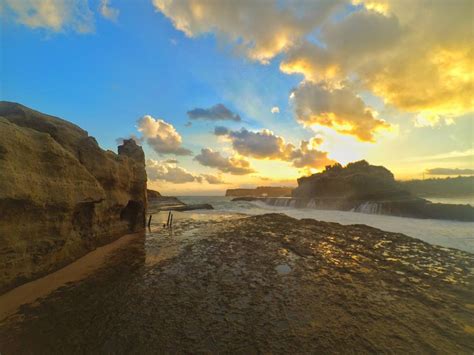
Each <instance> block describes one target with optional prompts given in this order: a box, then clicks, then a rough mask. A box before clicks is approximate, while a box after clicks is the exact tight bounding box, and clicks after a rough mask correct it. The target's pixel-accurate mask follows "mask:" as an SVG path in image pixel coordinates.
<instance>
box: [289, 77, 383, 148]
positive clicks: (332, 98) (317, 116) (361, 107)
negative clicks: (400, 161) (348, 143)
mask: <svg viewBox="0 0 474 355" xmlns="http://www.w3.org/2000/svg"><path fill="white" fill-rule="evenodd" d="M293 103H294V108H295V112H296V119H297V120H298V121H299V122H300V123H303V124H304V125H321V126H326V127H330V128H333V129H334V130H336V131H337V132H339V133H342V134H349V135H354V136H356V137H357V138H358V139H359V140H361V141H366V142H372V141H374V140H375V134H376V133H377V132H378V131H380V130H384V129H388V128H389V127H390V125H389V124H388V123H386V122H385V121H384V120H381V119H379V118H377V115H376V112H375V111H374V110H372V109H371V108H370V107H368V106H366V105H365V103H364V101H362V99H361V98H360V97H358V96H357V95H356V94H355V93H354V92H353V91H351V90H350V89H349V88H344V87H343V88H340V89H338V88H336V89H329V88H328V87H325V86H324V85H322V84H315V83H312V82H304V83H302V84H301V85H300V86H298V88H296V89H295V90H294V99H293Z"/></svg>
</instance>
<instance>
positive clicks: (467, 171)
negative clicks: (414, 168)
mask: <svg viewBox="0 0 474 355" xmlns="http://www.w3.org/2000/svg"><path fill="white" fill-rule="evenodd" d="M426 173H427V174H428V175H474V169H449V168H433V169H427V170H426Z"/></svg>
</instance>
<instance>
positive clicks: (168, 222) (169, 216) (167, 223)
mask: <svg viewBox="0 0 474 355" xmlns="http://www.w3.org/2000/svg"><path fill="white" fill-rule="evenodd" d="M170 218H171V211H169V213H168V221H166V226H167V227H168V226H169V225H170Z"/></svg>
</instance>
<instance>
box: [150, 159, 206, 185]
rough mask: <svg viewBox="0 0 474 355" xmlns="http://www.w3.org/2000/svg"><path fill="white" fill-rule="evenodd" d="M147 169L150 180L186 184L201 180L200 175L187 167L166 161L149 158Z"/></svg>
mask: <svg viewBox="0 0 474 355" xmlns="http://www.w3.org/2000/svg"><path fill="white" fill-rule="evenodd" d="M146 171H147V176H148V178H149V179H150V180H162V181H168V182H171V183H173V184H184V183H187V182H194V181H198V180H199V177H198V176H196V175H193V174H192V173H190V172H188V171H187V170H186V169H184V168H181V167H179V166H176V164H172V163H169V162H166V161H156V160H153V159H148V160H147V162H146ZM198 182H199V181H198Z"/></svg>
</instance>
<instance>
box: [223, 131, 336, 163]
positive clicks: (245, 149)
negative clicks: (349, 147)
mask: <svg viewBox="0 0 474 355" xmlns="http://www.w3.org/2000/svg"><path fill="white" fill-rule="evenodd" d="M216 128H217V127H216ZM215 133H216V135H226V136H227V138H229V139H230V140H231V142H232V147H233V149H234V150H235V151H236V152H237V153H239V154H240V155H242V156H245V157H252V158H256V159H269V160H281V161H286V162H290V163H292V165H293V166H294V167H296V168H305V169H320V168H323V167H325V166H326V165H329V164H333V163H335V161H334V160H332V159H330V158H328V153H327V152H324V151H320V150H319V149H318V147H319V145H321V143H322V139H321V138H312V139H311V140H309V141H301V143H300V147H299V148H296V147H295V146H294V145H293V144H291V143H286V142H285V139H284V138H283V137H280V136H277V135H275V134H274V133H273V132H272V131H270V130H267V129H263V130H261V131H259V132H252V131H248V130H247V129H245V128H242V129H240V130H239V131H230V130H228V129H226V130H222V132H217V130H215ZM218 133H219V134H218Z"/></svg>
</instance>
